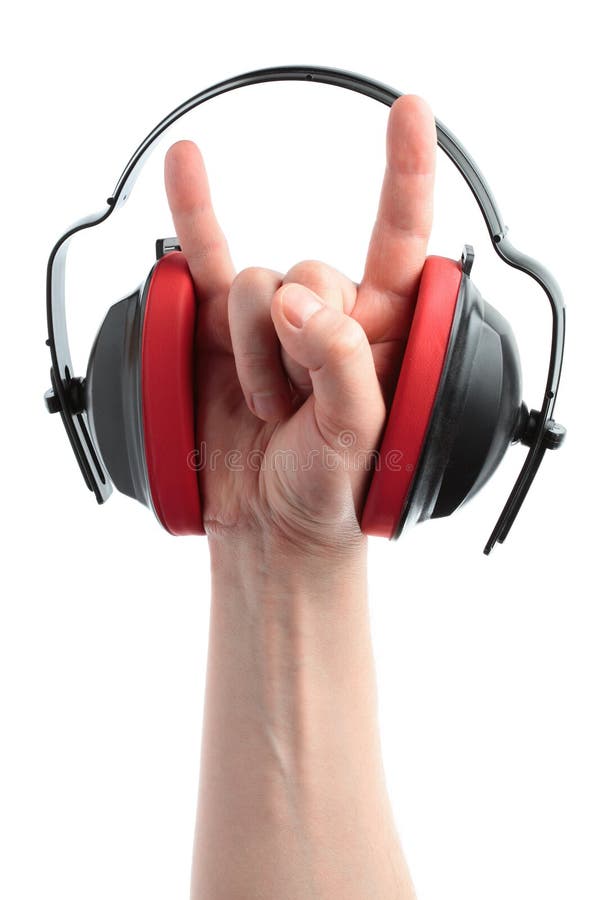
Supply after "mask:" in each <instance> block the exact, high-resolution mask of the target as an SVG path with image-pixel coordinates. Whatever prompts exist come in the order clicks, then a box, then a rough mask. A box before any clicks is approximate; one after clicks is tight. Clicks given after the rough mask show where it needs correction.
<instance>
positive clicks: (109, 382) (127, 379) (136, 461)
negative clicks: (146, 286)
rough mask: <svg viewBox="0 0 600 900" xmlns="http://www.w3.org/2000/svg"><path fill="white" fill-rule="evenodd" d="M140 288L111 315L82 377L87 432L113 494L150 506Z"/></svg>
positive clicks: (117, 306) (98, 336) (114, 308)
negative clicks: (144, 417) (142, 389)
mask: <svg viewBox="0 0 600 900" xmlns="http://www.w3.org/2000/svg"><path fill="white" fill-rule="evenodd" d="M142 323H143V297H142V290H141V288H140V289H138V290H136V291H134V293H133V294H131V295H130V296H129V297H125V299H123V300H120V301H119V302H118V303H115V304H114V305H113V306H111V308H110V309H109V311H108V313H107V315H106V317H105V319H104V321H103V323H102V325H101V327H100V330H99V332H98V335H97V337H96V340H95V342H94V346H93V347H92V351H91V354H90V359H89V363H88V369H87V375H86V406H87V411H88V418H89V421H90V427H91V429H92V432H93V434H94V437H95V440H96V442H97V445H98V447H99V448H100V454H101V456H102V460H103V462H104V465H105V466H106V468H107V470H108V473H109V475H110V478H111V480H112V481H113V483H114V485H115V487H116V488H117V490H119V491H121V492H122V493H123V494H127V495H128V496H129V497H133V498H134V499H136V500H139V501H140V502H142V503H144V504H145V505H146V506H151V501H150V498H149V490H148V477H147V472H146V465H145V457H144V437H143V429H142V408H141V390H140V358H141V330H142Z"/></svg>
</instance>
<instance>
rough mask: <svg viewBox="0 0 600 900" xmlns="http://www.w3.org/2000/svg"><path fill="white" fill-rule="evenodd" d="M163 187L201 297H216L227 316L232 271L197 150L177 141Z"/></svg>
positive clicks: (170, 152)
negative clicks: (220, 300) (219, 299)
mask: <svg viewBox="0 0 600 900" xmlns="http://www.w3.org/2000/svg"><path fill="white" fill-rule="evenodd" d="M165 187H166V191H167V199H168V201H169V207H170V209H171V214H172V216H173V224H174V225H175V231H176V232H177V237H178V239H179V243H180V244H181V249H182V250H183V252H184V254H185V257H186V259H187V263H188V266H189V269H190V272H191V274H192V278H193V279H194V284H195V286H196V291H197V293H198V296H199V297H200V298H201V299H212V298H216V297H219V298H221V299H222V301H223V307H224V314H225V319H226V318H227V305H226V300H227V294H228V292H229V288H230V286H231V282H232V281H233V277H234V274H235V270H234V267H233V263H232V261H231V256H230V255H229V248H228V246H227V241H226V239H225V235H224V234H223V231H222V230H221V227H220V225H219V223H218V221H217V217H216V216H215V212H214V210H213V207H212V203H211V198H210V189H209V186H208V177H207V175H206V169H205V167H204V161H203V159H202V154H201V153H200V150H199V149H198V147H197V146H196V144H194V143H193V142H192V141H178V142H177V143H176V144H173V146H172V147H171V148H170V149H169V150H168V152H167V154H166V156H165Z"/></svg>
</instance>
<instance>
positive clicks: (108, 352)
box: [86, 252, 204, 534]
mask: <svg viewBox="0 0 600 900" xmlns="http://www.w3.org/2000/svg"><path fill="white" fill-rule="evenodd" d="M195 324H196V298H195V293H194V285H193V282H192V278H191V275H190V273H189V269H188V267H187V263H186V261H185V258H184V256H183V254H182V253H179V252H173V253H167V254H166V255H165V256H163V257H162V258H161V259H160V260H159V261H158V262H157V263H156V265H155V266H154V268H153V269H152V271H151V272H150V275H149V277H148V279H147V280H146V283H145V284H144V286H143V288H142V289H139V290H137V291H135V292H134V293H133V294H131V295H130V296H129V297H126V298H125V299H124V300H121V301H120V302H119V303H116V304H114V305H113V306H112V307H111V308H110V310H109V311H108V314H107V316H106V318H105V320H104V322H103V323H102V326H101V328H100V330H99V332H98V336H97V338H96V341H95V343H94V347H93V349H92V352H91V355H90V360H89V364H88V370H87V375H86V407H87V411H88V419H89V422H90V427H91V429H92V431H93V434H94V437H95V440H96V443H97V445H98V447H99V448H100V453H101V456H102V459H103V461H104V464H105V466H106V469H107V471H108V473H109V475H110V478H111V480H112V481H113V483H114V485H115V487H116V488H117V489H118V490H119V491H121V492H122V493H125V494H128V495H129V496H130V497H134V498H135V499H137V500H139V501H140V502H141V503H144V504H145V505H146V506H148V507H150V508H151V509H153V510H154V511H155V513H156V515H157V517H158V519H159V521H160V522H161V524H162V525H163V526H164V527H165V528H166V529H167V530H168V531H170V532H171V533H172V534H204V529H203V525H202V514H201V505H200V495H199V491H198V477H197V472H196V471H195V469H194V467H193V465H192V457H191V454H192V453H193V451H194V449H195V446H196V440H195V398H194V384H195V377H194V350H195Z"/></svg>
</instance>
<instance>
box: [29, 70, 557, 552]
mask: <svg viewBox="0 0 600 900" xmlns="http://www.w3.org/2000/svg"><path fill="white" fill-rule="evenodd" d="M268 81H316V82H321V83H322V84H331V85H335V86H337V87H342V88H347V89H348V90H351V91H356V92H358V93H360V94H364V95H365V96H367V97H371V98H372V99H373V100H377V101H379V102H380V103H384V104H385V105H386V106H391V105H392V104H393V102H394V100H396V99H397V98H398V97H400V96H401V94H400V92H399V91H395V90H393V89H392V88H390V87H388V86H387V85H385V84H381V83H380V82H378V81H373V80H372V79H370V78H364V77H363V76H362V75H357V74H355V73H353V72H346V71H343V70H341V69H333V68H326V67H321V66H278V67H274V68H268V69H258V70H257V71H254V72H246V73H245V74H242V75H238V76H236V77H234V78H229V79H227V80H226V81H222V82H220V83H219V84H215V85H213V86H212V87H209V88H207V89H206V90H205V91H201V92H200V93H199V94H196V95H195V96H193V97H191V98H190V99H189V100H187V101H186V102H185V103H182V104H181V106H178V107H177V108H176V109H175V110H173V112H171V113H169V115H168V116H166V118H164V119H163V120H162V121H161V122H159V124H158V125H157V126H156V128H154V129H153V130H152V131H151V132H150V134H148V136H147V137H146V138H145V139H144V140H143V141H142V143H141V144H140V145H139V147H138V148H137V150H136V151H135V153H134V154H133V156H132V157H131V159H130V160H129V162H128V163H127V165H126V166H125V169H124V170H123V173H122V175H121V177H120V178H119V180H118V182H117V185H116V187H115V189H114V191H113V194H112V195H111V197H109V198H108V201H107V206H106V207H105V208H104V209H103V210H101V211H100V212H98V213H95V214H92V215H90V216H87V217H86V218H84V219H81V220H80V221H79V222H76V223H75V224H74V225H73V226H72V227H71V228H70V229H69V230H68V231H66V232H65V234H63V236H62V237H61V238H60V239H59V240H58V242H57V243H56V245H55V246H54V248H53V250H52V253H51V254H50V259H49V261H48V275H47V315H48V335H49V337H48V341H47V343H48V346H49V347H50V352H51V356H52V369H51V373H50V375H51V381H52V388H51V390H50V391H49V392H47V403H48V407H49V408H51V407H52V409H53V411H60V413H61V416H62V420H63V423H64V425H65V428H66V430H67V433H68V435H69V439H70V441H71V446H72V447H73V450H74V452H75V455H76V457H77V460H78V462H79V465H80V468H81V471H82V474H83V477H84V478H85V481H86V484H87V485H88V487H89V488H90V490H92V491H94V493H95V495H96V498H97V500H98V502H99V503H102V502H104V500H106V499H107V497H108V496H109V495H110V493H111V485H110V481H109V479H108V476H107V473H106V471H105V469H104V466H103V464H102V462H101V460H100V458H99V456H98V454H97V453H96V450H95V448H94V445H93V441H92V439H91V437H90V434H89V430H88V427H87V421H86V413H85V409H84V406H83V400H82V397H81V393H82V392H81V379H77V378H74V377H73V371H72V363H71V356H70V351H69V341H68V337H67V324H66V315H65V266H66V256H67V249H68V245H69V241H70V239H71V238H72V237H73V235H74V234H76V233H77V232H78V231H81V230H83V229H84V228H91V227H93V226H94V225H99V224H100V223H101V222H104V221H105V220H106V219H107V218H108V217H109V216H110V215H111V213H112V212H114V210H115V209H118V208H119V207H120V206H122V205H123V204H124V203H125V201H126V200H127V199H128V197H129V195H130V193H131V190H132V188H133V185H134V183H135V180H136V178H137V176H138V175H139V173H140V171H141V169H142V167H143V165H144V163H145V162H146V160H147V158H148V157H149V155H150V153H151V152H152V151H153V149H154V147H155V146H156V142H157V140H158V138H159V137H160V136H161V135H162V134H164V132H165V131H166V130H167V129H168V128H169V127H170V126H171V125H172V124H173V123H174V122H176V121H177V120H178V119H179V118H181V116H184V115H185V114H186V113H187V112H190V111H191V110H192V109H195V108H196V107H197V106H200V104H202V103H205V102H206V101H207V100H211V99H212V98H213V97H218V96H219V95H220V94H224V93H226V92H228V91H232V90H235V89H236V88H240V87H245V86H247V85H252V84H262V83H264V82H268ZM436 129H437V142H438V145H439V146H440V147H441V148H442V150H443V151H444V152H445V153H446V154H447V155H448V156H449V158H450V159H451V160H452V162H453V163H454V165H455V166H456V167H457V169H458V170H459V172H460V173H461V175H462V176H463V178H464V179H465V181H466V182H467V184H468V185H469V187H470V189H471V191H472V192H473V194H474V196H475V199H476V200H477V203H478V205H479V208H480V210H481V213H482V215H483V218H484V220H485V223H486V225H487V229H488V231H489V234H490V238H491V240H492V244H493V246H494V249H495V250H496V252H497V253H498V255H499V256H500V257H501V258H502V259H503V260H504V262H506V263H508V264H509V265H510V266H513V267H514V268H516V269H520V270H521V271H522V272H525V273H526V274H527V275H529V276H531V278H533V279H535V281H536V282H537V283H538V284H539V285H540V286H541V287H542V288H543V290H544V291H545V293H546V296H547V297H548V300H549V301H550V306H551V310H552V342H551V351H550V363H549V368H548V378H547V382H546V390H545V393H544V399H543V402H542V403H541V404H540V410H539V412H535V411H533V413H534V416H535V418H534V421H535V429H534V431H533V434H532V437H531V439H530V449H529V452H528V454H527V458H526V460H525V463H524V465H523V467H522V469H521V472H520V473H519V476H518V478H517V481H516V483H515V486H514V487H513V489H512V491H511V494H510V496H509V498H508V501H507V503H506V505H505V507H504V509H503V511H502V513H501V515H500V518H499V520H498V522H497V524H496V526H495V528H494V531H493V532H492V535H491V537H490V539H489V541H488V543H487V545H486V548H485V552H486V553H489V551H490V550H491V548H492V547H493V545H494V544H495V543H496V541H500V542H502V541H503V540H504V538H505V537H506V535H507V534H508V531H509V529H510V526H511V525H512V523H513V521H514V519H515V516H516V515H517V513H518V511H519V509H520V507H521V504H522V502H523V499H524V498H525V495H526V493H527V491H528V489H529V486H530V485H531V482H532V480H533V478H534V476H535V474H536V472H537V470H538V468H539V465H540V462H541V460H542V457H543V455H544V452H545V450H546V449H551V448H552V447H554V446H557V445H558V444H559V443H560V440H561V439H562V436H563V434H564V429H562V428H561V426H559V425H556V424H555V423H554V421H553V420H552V419H551V415H552V411H553V409H554V403H555V400H556V393H557V390H558V385H559V380H560V371H561V366H562V357H563V347H564V333H565V310H564V302H563V298H562V294H561V291H560V288H559V286H558V284H557V283H556V281H555V280H554V278H553V277H552V275H551V274H550V272H548V270H547V269H546V268H545V267H544V266H542V265H541V264H540V263H538V262H536V261H535V260H534V259H531V257H529V256H526V255H525V254H524V253H521V252H520V251H519V250H517V249H516V248H515V247H513V246H512V244H511V243H510V242H509V241H508V240H507V238H506V231H507V229H506V226H505V225H504V224H503V222H502V217H501V215H500V211H499V209H498V206H497V204H496V201H495V200H494V197H493V195H492V192H491V191H490V189H489V187H488V185H487V182H486V181H485V179H484V177H483V175H482V174H481V172H480V171H479V169H478V168H477V166H476V164H475V163H474V162H473V160H472V159H471V157H470V156H469V154H468V153H467V151H466V150H465V148H464V147H463V146H462V144H461V143H460V141H458V140H457V139H456V138H455V137H454V135H453V134H452V133H451V132H450V131H449V130H448V129H447V128H446V127H445V125H443V124H442V123H441V122H439V121H438V120H437V119H436Z"/></svg>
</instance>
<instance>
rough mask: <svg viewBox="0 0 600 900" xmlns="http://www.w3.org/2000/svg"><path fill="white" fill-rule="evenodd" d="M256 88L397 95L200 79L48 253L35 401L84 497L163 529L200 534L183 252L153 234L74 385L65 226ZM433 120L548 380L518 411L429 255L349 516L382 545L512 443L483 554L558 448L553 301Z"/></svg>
mask: <svg viewBox="0 0 600 900" xmlns="http://www.w3.org/2000/svg"><path fill="white" fill-rule="evenodd" d="M270 81H315V82H320V83H323V84H330V85H335V86H337V87H341V88H346V89H348V90H352V91H356V92H358V93H360V94H364V95H365V96H367V97H371V98H373V100H377V101H378V102H380V103H384V104H386V105H387V106H391V105H392V104H393V102H394V101H395V100H396V99H397V98H398V97H399V96H401V94H400V93H399V92H398V91H395V90H393V89H392V88H390V87H388V86H387V85H385V84H381V83H380V82H378V81H373V80H372V79H369V78H365V77H363V76H361V75H357V74H355V73H352V72H347V71H344V70H340V69H334V68H325V67H315V66H282V67H275V68H268V69H260V70H257V71H253V72H247V73H245V74H242V75H238V76H236V77H234V78H230V79H227V80H226V81H222V82H220V83H219V84H216V85H213V86H212V87H209V88H207V89H206V90H205V91H202V92H201V93H199V94H196V95H195V96H193V97H191V98H190V99H189V100H187V101H186V102H185V103H182V104H181V105H180V106H178V107H177V108H176V109H175V110H173V112H171V113H170V114H169V115H168V116H166V118H164V119H163V120H162V121H161V122H160V123H159V124H158V125H157V126H156V128H154V129H153V131H151V132H150V134H149V135H148V136H147V137H146V138H145V139H144V140H143V141H142V143H141V144H140V145H139V147H138V148H137V150H136V151H135V153H134V154H133V156H132V157H131V159H130V160H129V162H128V163H127V165H126V167H125V169H124V171H123V173H122V175H121V177H120V178H119V180H118V182H117V185H116V187H115V190H114V191H113V193H112V195H111V196H110V197H109V198H108V200H107V201H106V207H105V208H104V209H102V210H101V211H100V212H98V213H95V214H92V215H89V216H87V217H86V218H84V219H81V220H80V221H78V222H76V223H75V224H74V225H73V226H72V227H71V228H70V229H69V230H68V231H66V232H65V234H63V235H62V237H61V238H60V239H59V240H58V241H57V243H56V244H55V246H54V247H53V249H52V252H51V254H50V258H49V261H48V271H47V317H48V340H47V341H46V344H47V345H48V347H49V348H50V354H51V357H52V368H51V370H50V380H51V385H52V386H51V388H50V389H49V390H48V391H47V392H46V394H45V401H46V406H47V409H48V411H49V412H51V413H56V412H58V413H60V417H61V419H62V422H63V425H64V427H65V430H66V432H67V435H68V437H69V441H70V443H71V446H72V448H73V451H74V453H75V457H76V459H77V461H78V463H79V467H80V469H81V473H82V475H83V478H84V480H85V483H86V484H87V486H88V488H89V489H90V490H91V491H93V493H94V494H95V496H96V499H97V501H98V503H104V502H105V501H106V500H107V499H108V497H109V496H110V494H111V492H112V486H111V485H112V484H114V486H115V487H116V488H117V490H118V491H120V492H121V493H124V494H127V495H128V496H130V497H133V498H135V499H136V500H139V501H140V502H141V503H143V504H145V505H146V506H147V507H149V508H150V509H152V510H154V512H155V514H156V516H157V518H158V520H159V522H160V523H161V524H162V525H163V527H164V528H165V529H167V531H169V532H171V533H172V534H204V528H203V524H202V502H201V496H200V492H199V486H198V475H197V471H196V470H195V469H194V468H193V467H191V466H190V465H189V464H188V460H189V457H190V451H192V450H193V448H194V447H195V444H196V436H195V410H194V383H193V371H194V332H195V321H196V297H195V292H194V285H193V282H192V278H191V275H190V272H189V269H188V267H187V263H186V260H185V258H184V256H183V254H182V252H181V248H180V246H179V244H178V243H177V239H176V238H172V239H164V240H159V241H157V242H156V263H155V265H154V266H153V268H152V270H151V271H150V274H149V275H148V277H147V278H146V280H145V282H144V283H143V284H142V285H140V287H139V288H138V289H137V290H135V291H134V292H133V293H132V294H130V295H129V296H128V297H125V298H124V299H123V300H120V301H119V302H118V303H115V304H114V305H113V306H111V308H110V309H109V311H108V313H107V315H106V317H105V319H104V321H103V323H102V325H101V326H100V330H99V331H98V334H97V337H96V340H95V343H94V345H93V348H92V351H91V354H90V358H89V363H88V367H87V373H86V376H85V378H81V377H76V376H75V375H74V374H73V371H72V368H73V367H72V362H71V357H70V352H69V341H68V335H67V324H66V314H65V268H66V257H67V249H68V246H69V243H70V240H71V238H72V237H73V236H74V235H75V234H77V233H78V232H80V231H82V230H83V229H85V228H92V227H94V226H96V225H99V224H100V223H101V222H104V221H105V220H106V219H108V217H109V216H110V215H112V213H113V212H114V211H115V210H117V209H118V208H119V207H121V206H122V205H123V204H124V203H125V201H126V200H127V198H128V197H129V195H130V193H131V190H132V188H133V185H134V183H135V180H136V178H137V176H138V175H139V173H140V171H141V168H142V166H143V165H144V163H145V161H146V159H147V158H148V156H149V155H150V153H151V152H152V150H153V149H154V147H155V146H156V142H157V140H158V138H159V137H160V136H161V135H162V134H163V133H164V132H165V131H166V130H167V129H168V128H169V126H171V125H172V124H173V123H174V122H175V121H177V119H179V118H180V117H181V116H183V115H185V113H187V112H189V111H190V110H192V109H194V108H195V107H197V106H199V105H200V104H201V103H204V102H206V101H207V100H210V99H211V98H213V97H217V96H219V95H220V94H224V93H225V92H227V91H232V90H235V89H237V88H240V87H244V86H246V85H253V84H260V83H264V82H270ZM436 129H437V142H438V145H439V146H440V147H441V148H442V150H443V151H444V152H445V153H446V154H447V155H448V156H449V158H450V159H451V160H452V162H453V163H454V165H455V166H456V167H457V169H458V170H459V172H460V173H461V175H462V176H463V178H464V179H465V181H466V182H467V184H468V186H469V187H470V189H471V191H472V193H473V194H474V196H475V199H476V201H477V203H478V205H479V208H480V210H481V213H482V215H483V218H484V220H485V223H486V226H487V229H488V232H489V235H490V238H491V241H492V246H493V247H494V249H495V251H496V252H497V253H498V255H499V256H500V258H501V259H503V260H504V262H506V263H507V264H508V265H510V266H513V267H514V268H516V269H520V270H521V271H522V272H525V273H526V274H527V275H529V276H530V277H531V278H533V279H534V280H535V281H536V282H537V283H538V284H539V285H540V287H541V288H542V289H543V291H544V292H545V294H546V296H547V298H548V300H549V301H550V307H551V311H552V336H551V347H550V361H549V366H548V377H547V381H546V387H545V392H544V397H543V400H542V402H541V404H540V408H539V410H535V409H531V410H529V409H528V408H527V406H526V405H525V404H524V403H523V402H522V400H521V370H520V363H519V353H518V349H517V345H516V341H515V338H514V335H513V332H512V330H511V328H510V325H509V324H508V322H507V321H506V320H505V319H504V318H503V317H502V316H501V315H500V313H499V312H497V310H496V309H494V307H492V306H491V305H490V304H489V303H487V302H486V301H485V300H484V299H483V298H482V296H481V294H480V293H479V291H478V290H477V288H476V287H475V285H474V284H473V282H472V281H471V269H472V266H473V260H474V253H473V248H472V247H471V246H470V245H465V248H464V251H463V254H462V257H461V259H460V260H459V261H456V260H453V259H446V258H444V257H439V256H429V257H427V259H426V261H425V264H424V267H423V270H422V274H421V279H420V284H419V291H418V297H417V301H416V306H415V310H414V315H413V319H412V323H411V327H410V333H409V336H408V341H407V344H406V348H405V352H404V355H403V358H402V365H401V369H400V373H399V376H398V381H397V384H396V389H395V393H394V397H393V401H392V405H391V408H390V410H389V413H388V416H387V421H386V424H385V429H384V434H383V438H382V440H381V444H380V447H379V450H378V461H379V462H378V464H377V465H376V466H375V467H374V471H373V474H372V479H371V483H370V486H369V489H368V493H367V497H366V500H365V503H364V507H363V510H362V514H361V520H360V522H361V529H362V531H363V532H365V533H366V534H371V535H380V536H384V537H387V538H394V539H395V538H398V537H399V535H400V534H401V532H402V530H403V529H404V528H405V527H407V526H408V525H410V524H414V523H416V522H423V521H425V520H427V519H430V518H438V517H441V516H448V515H450V514H451V513H452V512H454V510H456V509H457V508H458V507H459V506H461V504H462V503H464V502H465V501H466V500H468V499H470V498H471V497H472V496H473V495H474V494H475V493H476V492H477V491H478V490H479V489H480V488H481V487H482V486H483V484H484V483H485V482H486V481H487V480H488V479H489V478H490V476H491V475H492V474H493V472H494V471H495V470H496V468H497V467H498V465H499V463H500V461H501V459H502V457H503V456H504V454H505V452H506V450H507V448H508V446H509V445H510V444H515V443H522V444H524V445H525V446H526V447H528V448H529V450H528V453H527V456H526V459H525V462H524V464H523V466H522V468H521V471H520V473H519V475H518V477H517V480H516V482H515V485H514V487H513V489H512V491H511V493H510V495H509V497H508V500H507V501H506V504H505V506H504V508H503V510H502V512H501V514H500V517H499V519H498V521H497V523H496V525H495V527H494V529H493V531H492V533H491V535H490V537H489V539H488V542H487V544H486V545H485V548H484V553H486V554H489V552H490V551H491V549H492V547H493V546H494V544H495V543H496V542H499V543H502V541H504V539H505V538H506V536H507V534H508V532H509V530H510V528H511V526H512V523H513V522H514V520H515V517H516V515H517V513H518V512H519V509H520V508H521V504H522V503H523V500H524V498H525V496H526V494H527V491H528V490H529V488H530V486H531V483H532V481H533V479H534V477H535V475H536V473H537V471H538V469H539V466H540V463H541V461H542V458H543V456H544V453H545V451H546V450H552V449H555V448H557V447H560V446H561V444H562V442H563V440H564V437H565V434H566V430H565V428H564V427H563V426H561V425H559V424H558V423H556V422H555V421H554V419H553V418H552V413H553V410H554V404H555V401H556V394H557V391H558V385H559V381H560V373H561V367H562V358H563V350H564V335H565V308H564V302H563V298H562V295H561V291H560V288H559V286H558V284H557V283H556V281H555V280H554V278H553V277H552V275H551V274H550V272H548V270H547V269H546V268H545V267H544V266H542V265H541V264H540V263H538V262H536V261H535V260H533V259H531V257H529V256H526V255H525V254H524V253H521V252H520V251H519V250H517V249H516V248H515V247H513V246H512V244H511V243H510V242H509V241H508V240H507V238H506V233H507V228H506V226H505V225H504V223H503V221H502V218H501V216H500V212H499V209H498V206H497V204H496V201H495V200H494V197H493V196H492V193H491V191H490V189H489V187H488V185H487V183H486V181H485V179H484V178H483V175H482V174H481V172H480V171H479V169H478V168H477V166H476V165H475V163H474V161H473V160H472V159H471V157H470V156H469V154H468V153H467V151H466V150H465V148H464V147H463V146H462V145H461V144H460V142H459V141H458V140H457V139H456V137H454V135H453V134H452V133H451V132H450V131H449V130H448V129H447V128H446V127H445V126H444V125H443V124H442V123H441V122H439V121H438V120H436ZM392 460H394V461H395V462H394V464H392V462H391V461H392ZM398 461H400V462H399V463H398Z"/></svg>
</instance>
